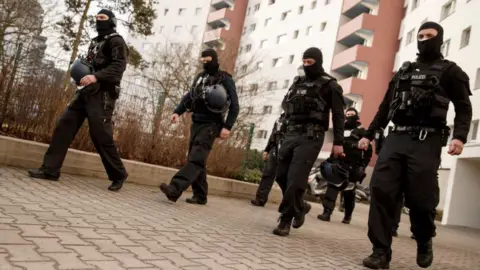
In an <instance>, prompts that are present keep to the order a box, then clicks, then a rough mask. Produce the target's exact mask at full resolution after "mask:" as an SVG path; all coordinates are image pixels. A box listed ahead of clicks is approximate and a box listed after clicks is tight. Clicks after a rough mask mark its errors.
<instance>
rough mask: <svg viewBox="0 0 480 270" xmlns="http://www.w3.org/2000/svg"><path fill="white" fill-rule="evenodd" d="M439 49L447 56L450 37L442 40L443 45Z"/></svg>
mask: <svg viewBox="0 0 480 270" xmlns="http://www.w3.org/2000/svg"><path fill="white" fill-rule="evenodd" d="M440 50H441V52H442V54H443V57H447V56H448V52H449V51H450V39H448V40H446V41H444V42H443V45H442V47H441V49H440Z"/></svg>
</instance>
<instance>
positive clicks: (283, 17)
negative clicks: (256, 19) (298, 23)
mask: <svg viewBox="0 0 480 270" xmlns="http://www.w3.org/2000/svg"><path fill="white" fill-rule="evenodd" d="M290 12H292V11H291V10H289V11H285V12H283V13H282V18H281V20H282V21H284V20H285V19H287V17H288V14H290Z"/></svg>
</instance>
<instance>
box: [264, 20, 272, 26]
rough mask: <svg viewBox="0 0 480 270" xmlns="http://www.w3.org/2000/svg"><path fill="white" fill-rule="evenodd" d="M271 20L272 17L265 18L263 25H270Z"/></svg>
mask: <svg viewBox="0 0 480 270" xmlns="http://www.w3.org/2000/svg"><path fill="white" fill-rule="evenodd" d="M271 22H272V18H267V19H265V26H268V25H270V23H271Z"/></svg>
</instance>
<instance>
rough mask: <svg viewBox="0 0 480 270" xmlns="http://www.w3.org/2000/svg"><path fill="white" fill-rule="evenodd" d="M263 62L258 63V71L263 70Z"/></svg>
mask: <svg viewBox="0 0 480 270" xmlns="http://www.w3.org/2000/svg"><path fill="white" fill-rule="evenodd" d="M262 67H263V61H260V62H257V69H262Z"/></svg>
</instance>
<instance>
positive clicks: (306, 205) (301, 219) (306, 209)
mask: <svg viewBox="0 0 480 270" xmlns="http://www.w3.org/2000/svg"><path fill="white" fill-rule="evenodd" d="M311 209H312V206H311V205H310V204H309V203H307V202H305V203H304V207H303V209H302V212H301V213H300V215H299V216H298V217H295V218H294V219H293V224H292V227H293V228H294V229H298V228H300V227H302V225H303V223H305V216H306V215H307V214H308V212H310V210H311Z"/></svg>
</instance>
